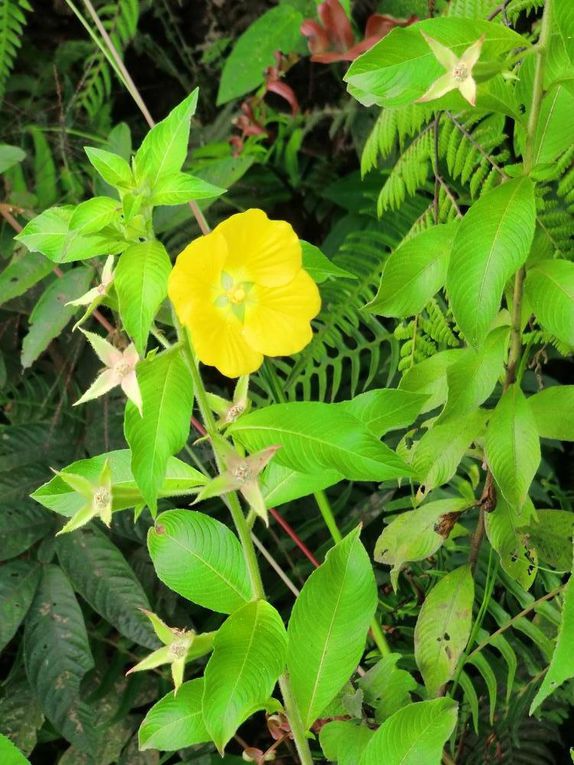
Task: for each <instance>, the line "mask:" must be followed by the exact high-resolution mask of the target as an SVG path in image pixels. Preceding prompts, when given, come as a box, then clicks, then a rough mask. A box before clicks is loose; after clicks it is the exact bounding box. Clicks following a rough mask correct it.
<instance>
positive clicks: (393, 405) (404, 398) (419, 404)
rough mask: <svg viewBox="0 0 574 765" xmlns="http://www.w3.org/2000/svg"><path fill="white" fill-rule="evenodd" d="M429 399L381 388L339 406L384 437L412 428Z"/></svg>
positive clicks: (423, 396)
mask: <svg viewBox="0 0 574 765" xmlns="http://www.w3.org/2000/svg"><path fill="white" fill-rule="evenodd" d="M428 399H429V396H428V395H426V394H423V393H412V392H411V391H408V390H400V389H399V388H379V389H376V390H370V391H367V392H366V393H361V394H359V395H358V396H355V398H354V399H352V400H351V401H341V402H340V404H339V407H341V409H344V410H345V411H346V412H349V414H352V415H353V416H354V417H356V418H357V419H358V420H360V421H361V422H363V423H364V424H365V425H366V426H367V427H368V429H369V430H370V431H371V433H373V435H375V436H377V438H380V437H381V436H383V435H384V434H385V433H386V432H387V431H389V430H397V429H399V428H406V427H407V426H408V425H412V423H413V422H414V420H415V419H416V418H417V416H418V415H419V414H420V413H421V410H422V408H423V406H424V405H425V404H426V402H427V401H428Z"/></svg>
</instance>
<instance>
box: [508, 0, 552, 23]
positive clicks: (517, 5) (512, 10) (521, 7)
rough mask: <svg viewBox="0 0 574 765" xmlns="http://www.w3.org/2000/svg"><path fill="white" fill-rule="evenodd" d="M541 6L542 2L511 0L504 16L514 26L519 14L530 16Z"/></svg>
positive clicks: (542, 0)
mask: <svg viewBox="0 0 574 765" xmlns="http://www.w3.org/2000/svg"><path fill="white" fill-rule="evenodd" d="M543 5H544V0H511V2H510V3H509V4H508V6H507V8H506V16H507V17H508V19H509V21H511V22H512V23H513V24H514V23H515V22H516V20H517V19H518V17H519V16H520V14H521V13H525V14H526V15H530V14H531V13H534V11H537V10H538V9H539V8H542V6H543Z"/></svg>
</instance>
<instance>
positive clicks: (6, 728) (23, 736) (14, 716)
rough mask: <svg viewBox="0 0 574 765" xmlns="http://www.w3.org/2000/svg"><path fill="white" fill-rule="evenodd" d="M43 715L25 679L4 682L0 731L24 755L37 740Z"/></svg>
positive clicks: (0, 703) (0, 701)
mask: <svg viewBox="0 0 574 765" xmlns="http://www.w3.org/2000/svg"><path fill="white" fill-rule="evenodd" d="M43 723H44V715H43V713H42V709H41V707H40V705H39V703H38V699H37V698H36V697H35V695H34V693H33V691H32V689H31V688H30V686H29V685H28V681H27V680H26V678H25V677H23V676H22V675H20V679H17V678H15V677H14V678H12V679H11V680H9V679H7V680H5V681H4V696H3V697H2V698H1V699H0V731H1V732H2V733H3V734H4V735H5V736H8V738H10V740H11V741H12V742H13V743H14V744H16V746H17V747H18V748H19V749H20V750H21V751H22V752H23V753H24V754H25V755H30V754H31V752H32V751H33V749H34V747H35V746H36V743H37V740H38V730H39V729H40V728H41V727H42V725H43Z"/></svg>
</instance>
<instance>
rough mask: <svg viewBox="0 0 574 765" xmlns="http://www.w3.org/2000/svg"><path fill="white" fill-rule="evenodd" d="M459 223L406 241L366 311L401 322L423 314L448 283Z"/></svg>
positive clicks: (387, 267) (388, 265) (386, 269)
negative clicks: (407, 317)
mask: <svg viewBox="0 0 574 765" xmlns="http://www.w3.org/2000/svg"><path fill="white" fill-rule="evenodd" d="M456 231H457V224H456V223H449V224H448V225H445V226H433V227H432V228H429V229H426V230H424V231H422V232H421V233H420V234H418V235H417V236H414V237H413V238H412V239H407V240H406V241H405V242H403V243H402V244H401V245H400V246H399V247H398V248H397V249H396V250H395V251H394V252H393V253H392V254H391V256H390V257H389V258H388V260H387V261H386V263H385V266H384V268H383V274H382V276H381V283H380V285H379V289H378V292H377V294H376V295H375V297H374V298H373V299H372V300H371V302H370V303H367V306H366V307H367V308H368V310H369V311H371V313H374V314H377V315H378V316H393V317H396V318H399V319H402V318H404V317H405V316H413V315H414V314H417V313H420V312H421V311H422V310H423V308H424V307H425V305H426V304H427V303H428V301H429V300H430V299H431V298H432V296H433V295H434V294H435V293H437V292H438V291H439V290H440V289H441V288H442V287H443V286H444V284H445V282H446V274H447V270H448V261H449V257H450V253H451V249H452V244H453V241H454V237H455V234H456Z"/></svg>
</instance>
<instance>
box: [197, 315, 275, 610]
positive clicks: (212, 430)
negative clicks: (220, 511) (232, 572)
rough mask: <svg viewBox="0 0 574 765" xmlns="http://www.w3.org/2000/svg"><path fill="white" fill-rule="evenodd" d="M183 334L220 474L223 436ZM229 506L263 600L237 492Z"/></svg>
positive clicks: (255, 587) (253, 589) (255, 592)
mask: <svg viewBox="0 0 574 765" xmlns="http://www.w3.org/2000/svg"><path fill="white" fill-rule="evenodd" d="M183 333H185V335H186V341H187V342H185V344H184V348H185V353H186V356H187V360H188V365H189V369H190V372H191V376H192V379H193V387H194V393H195V399H196V401H197V405H198V406H199V411H200V413H201V417H202V419H203V424H204V425H205V429H206V431H207V435H208V436H209V439H210V441H211V446H212V449H213V453H214V455H215V461H216V463H217V467H218V469H219V472H220V473H221V472H223V471H224V470H225V460H224V458H223V455H222V453H221V449H220V446H219V444H220V441H221V436H220V435H219V432H218V430H217V425H216V423H215V418H214V416H213V412H212V411H211V408H210V406H209V402H208V400H207V394H206V392H205V387H204V385H203V380H202V378H201V374H200V372H199V367H198V365H197V361H196V359H195V356H194V355H193V352H192V350H191V347H190V345H189V341H188V340H187V332H186V331H185V330H183ZM227 505H228V507H229V511H230V513H231V517H232V519H233V523H234V524H235V528H236V530H237V535H238V536H239V541H240V542H241V546H242V548H243V555H244V557H245V563H246V565H247V570H248V572H249V579H250V581H251V592H252V595H253V599H254V600H260V599H263V600H264V599H265V590H264V588H263V582H262V580H261V573H260V571H259V564H258V563H257V553H256V552H255V546H254V544H253V540H252V539H251V531H250V529H249V524H248V523H247V519H246V518H245V515H244V513H243V509H242V508H241V503H240V502H239V497H238V496H237V494H236V492H234V491H232V492H229V494H227Z"/></svg>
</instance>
